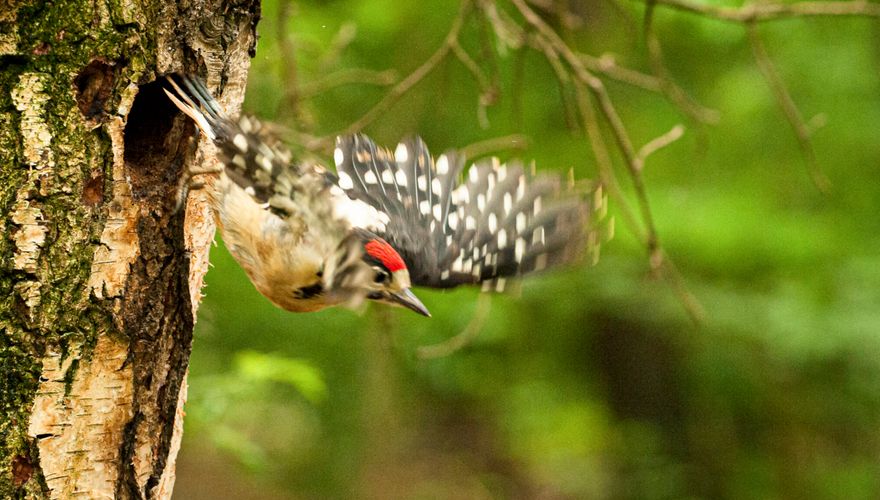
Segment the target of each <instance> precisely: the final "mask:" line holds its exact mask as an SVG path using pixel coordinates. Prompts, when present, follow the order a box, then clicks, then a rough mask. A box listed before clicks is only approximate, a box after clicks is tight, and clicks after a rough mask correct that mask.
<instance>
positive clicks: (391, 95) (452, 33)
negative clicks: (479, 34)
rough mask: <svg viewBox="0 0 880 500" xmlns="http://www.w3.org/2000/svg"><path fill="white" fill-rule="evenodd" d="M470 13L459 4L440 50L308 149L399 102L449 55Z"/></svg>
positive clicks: (464, 4) (363, 124)
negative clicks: (376, 101)
mask: <svg viewBox="0 0 880 500" xmlns="http://www.w3.org/2000/svg"><path fill="white" fill-rule="evenodd" d="M470 12H471V2H470V1H469V0H463V1H462V3H461V8H460V9H459V11H458V15H456V16H455V19H454V20H453V22H452V27H451V28H450V29H449V33H448V34H447V35H446V38H445V39H444V40H443V44H442V45H441V46H440V48H438V49H437V51H436V52H434V53H433V54H432V55H431V57H429V58H428V59H427V60H426V61H425V62H423V63H422V64H421V66H419V67H418V68H416V69H415V71H413V72H412V73H410V74H409V76H407V77H406V78H404V79H403V80H401V81H400V83H398V84H397V85H395V86H394V87H392V88H391V90H389V91H388V93H387V94H385V96H384V97H383V98H382V100H380V101H379V102H378V103H376V104H375V105H374V106H373V107H372V108H371V109H370V110H369V111H367V112H366V113H364V115H363V116H361V117H360V118H358V119H357V120H355V121H354V122H352V123H351V124H350V125H349V126H348V127H346V128H345V129H344V130H343V131H341V132H337V133H335V134H331V135H330V136H328V137H324V138H321V139H319V140H320V141H321V143H322V144H309V145H308V147H309V148H310V149H312V148H315V149H317V148H319V147H324V146H327V145H329V144H332V143H333V140H334V138H335V137H336V136H340V135H349V134H353V133H355V132H359V131H361V130H363V128H364V127H366V126H367V125H369V124H370V123H372V122H373V121H374V120H376V119H377V118H379V117H380V116H381V115H382V114H383V113H385V112H386V111H388V109H389V108H390V107H391V106H393V105H394V104H395V103H396V102H397V101H398V100H400V98H401V97H403V96H404V95H405V94H406V93H407V92H409V90H410V89H411V88H413V87H414V86H415V85H416V84H418V83H419V82H420V81H422V79H424V78H425V77H426V76H428V74H429V73H431V71H433V70H434V68H436V67H437V65H438V64H440V62H442V61H443V60H444V59H445V58H446V56H447V55H449V53H450V52H451V51H452V48H453V47H454V46H455V44H457V43H458V35H459V33H460V32H461V28H462V26H463V25H464V21H465V19H466V18H467V16H468V14H469V13H470Z"/></svg>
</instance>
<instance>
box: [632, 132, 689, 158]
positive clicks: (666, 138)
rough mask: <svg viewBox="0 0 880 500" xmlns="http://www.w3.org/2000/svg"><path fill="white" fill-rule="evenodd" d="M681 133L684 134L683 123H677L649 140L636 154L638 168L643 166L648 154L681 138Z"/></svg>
mask: <svg viewBox="0 0 880 500" xmlns="http://www.w3.org/2000/svg"><path fill="white" fill-rule="evenodd" d="M683 135H684V125H681V124H678V125H676V126H674V127H672V129H670V130H669V132H666V133H665V134H663V135H661V136H659V137H655V138H654V139H652V140H651V141H649V142H648V143H647V144H645V145H644V146H642V147H641V149H639V152H638V154H636V161H637V162H638V164H639V169H643V168H645V160H646V159H647V158H648V157H649V156H651V155H652V154H654V153H656V152H657V151H659V150H661V149H663V148H665V147H666V146H669V145H670V144H672V143H673V142H675V141H677V140H679V139H681V137H682V136H683Z"/></svg>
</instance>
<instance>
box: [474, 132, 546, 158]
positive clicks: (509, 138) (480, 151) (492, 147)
mask: <svg viewBox="0 0 880 500" xmlns="http://www.w3.org/2000/svg"><path fill="white" fill-rule="evenodd" d="M528 146H529V138H528V137H526V136H525V135H523V134H511V135H506V136H504V137H495V138H492V139H486V140H485V141H480V142H475V143H473V144H468V145H467V146H465V147H463V148H461V149H459V150H458V152H459V153H461V155H462V156H464V157H465V158H468V159H473V158H479V157H481V156H486V155H489V154H492V153H495V152H498V151H506V150H510V149H516V150H522V149H526V148H528Z"/></svg>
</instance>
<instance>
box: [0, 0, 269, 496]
mask: <svg viewBox="0 0 880 500" xmlns="http://www.w3.org/2000/svg"><path fill="white" fill-rule="evenodd" d="M3 9H4V11H3V12H0V67H3V68H4V69H3V71H0V213H2V222H0V225H2V226H0V394H2V396H0V435H2V436H3V442H2V446H0V498H17V497H37V498H41V497H57V496H59V495H61V494H62V493H61V492H63V491H67V490H65V489H64V488H81V487H82V485H83V484H88V482H87V481H85V479H84V476H86V475H88V474H89V471H88V467H85V466H83V467H82V470H79V469H76V467H79V465H77V466H76V467H74V469H75V470H74V471H73V472H71V474H70V477H68V476H64V477H62V475H60V474H58V473H55V472H53V473H51V474H50V473H48V472H47V471H44V470H43V469H44V468H45V467H46V464H47V463H49V462H50V459H51V461H54V463H61V462H59V461H63V460H64V459H65V457H46V456H40V450H43V452H44V453H45V452H46V450H50V449H56V448H52V447H46V446H41V440H55V442H60V441H59V440H60V439H62V438H64V439H68V440H70V439H73V440H74V441H76V440H83V441H86V440H88V439H89V438H88V436H86V435H85V434H84V435H82V436H80V435H77V436H73V437H71V436H70V433H69V432H68V433H67V435H65V432H66V431H65V428H64V425H70V424H69V423H65V421H64V418H65V415H67V414H66V413H64V409H65V408H73V407H75V406H76V404H77V401H75V400H76V398H79V397H85V396H83V394H85V392H86V391H88V390H91V389H92V388H91V387H88V385H89V384H85V385H83V384H84V382H83V380H82V377H80V374H81V372H82V371H84V372H83V373H82V376H83V377H87V376H93V377H98V378H96V379H94V380H96V381H101V380H104V379H102V378H100V377H101V376H102V375H100V374H101V373H104V372H102V371H101V370H102V369H103V370H106V368H103V367H104V366H105V365H104V364H102V363H103V362H104V361H107V360H100V361H101V363H99V362H97V361H99V360H95V359H92V354H93V353H94V352H98V351H96V350H95V349H97V347H96V346H97V345H98V340H99V338H105V339H109V340H108V342H104V343H103V344H102V347H101V348H100V349H101V350H100V352H101V353H102V355H104V354H103V353H109V352H116V351H114V349H117V348H122V349H123V351H122V352H125V351H126V350H127V355H126V357H125V359H124V361H125V366H126V367H127V368H126V369H128V370H130V372H125V373H129V375H130V376H129V379H130V381H131V384H130V385H131V389H129V394H121V395H119V394H117V395H116V396H119V397H125V398H127V400H126V401H127V404H130V408H129V407H126V408H125V412H124V413H118V412H117V413H116V417H117V418H121V417H120V416H122V417H126V418H128V419H129V420H128V423H127V424H126V425H125V426H124V430H123V428H122V427H120V431H119V436H118V437H119V439H118V441H113V440H109V441H107V442H102V443H99V442H90V443H85V445H87V446H91V447H95V446H107V447H115V448H114V449H113V451H112V453H109V455H108V456H112V457H118V463H115V464H106V466H107V467H110V468H114V469H113V470H114V471H115V472H114V473H113V474H112V477H114V478H115V479H116V480H117V483H116V484H114V485H112V490H111V491H112V492H114V493H115V494H116V495H117V496H119V497H123V498H125V497H138V498H140V497H150V496H153V495H157V496H162V495H165V494H168V493H170V490H169V491H167V492H165V491H164V489H165V488H163V487H161V486H162V482H163V474H164V473H165V470H166V468H167V467H166V464H167V463H168V462H169V460H170V461H173V459H174V457H173V456H169V449H170V448H171V445H170V441H171V439H172V433H173V424H174V422H175V418H178V417H177V412H178V410H179V408H178V405H179V397H178V394H179V393H180V391H181V387H182V385H183V384H184V380H183V377H184V374H185V371H186V366H187V362H188V358H189V347H190V342H191V332H192V323H193V318H192V311H193V306H192V304H191V303H190V299H191V297H192V296H193V295H194V294H193V293H191V291H190V290H189V286H190V283H189V281H188V280H190V279H192V278H193V276H192V273H191V272H190V262H189V260H188V257H187V256H188V255H189V254H190V251H191V250H192V249H189V248H186V245H185V241H186V238H185V237H184V233H185V231H186V223H185V221H184V212H180V211H176V210H175V209H174V207H175V205H176V202H177V200H176V199H174V198H175V196H176V193H177V179H178V178H179V176H180V172H181V171H182V169H183V164H184V162H185V161H186V160H187V158H188V157H189V156H191V151H190V150H189V149H188V148H186V147H185V146H186V145H187V144H188V142H187V135H190V134H192V130H191V127H190V128H189V129H187V128H186V127H185V126H182V125H181V123H185V122H183V121H182V120H175V114H176V113H173V112H171V111H170V110H169V111H167V112H163V113H164V114H160V115H158V116H148V117H149V118H151V119H153V120H156V123H159V124H163V125H167V129H166V130H165V132H164V133H163V134H159V135H153V136H149V137H140V138H137V137H134V135H133V134H132V135H130V134H128V133H123V132H122V129H123V128H125V127H126V120H128V121H129V124H130V123H131V120H132V118H133V117H132V116H131V114H130V112H131V111H132V109H133V107H135V106H137V102H138V101H137V99H147V98H153V99H155V97H156V96H155V95H154V96H153V97H149V93H148V92H145V91H143V90H141V91H140V92H138V89H139V88H140V89H144V88H146V87H145V85H146V84H148V83H149V82H151V81H153V80H155V79H156V78H157V75H159V74H161V73H165V72H170V71H172V70H180V69H182V68H184V67H186V68H188V69H189V70H194V71H198V70H199V68H201V69H202V70H204V68H205V67H206V66H207V67H208V70H209V72H210V71H214V72H215V77H216V76H219V75H220V74H223V73H225V72H229V71H232V70H235V71H237V72H238V73H240V74H242V75H243V74H245V73H246V72H244V71H242V66H244V68H245V69H246V66H247V63H246V60H247V59H246V58H247V56H246V54H245V55H242V54H241V52H242V51H244V52H247V51H251V50H252V49H253V40H255V33H254V29H255V25H256V21H257V19H258V17H259V9H258V4H257V3H256V2H252V1H246V2H236V3H234V4H231V3H229V2H227V1H225V0H217V1H215V2H198V1H197V2H188V3H187V7H186V8H182V7H180V6H178V5H176V4H173V3H167V2H161V1H144V2H129V1H126V0H119V1H114V0H109V1H106V2H105V1H98V2H85V3H83V2H81V1H77V0H61V1H57V2H48V3H46V2H37V3H32V2H28V3H24V2H15V1H13V2H12V3H11V4H9V5H8V6H6V7H3ZM7 9H8V10H7ZM218 20H220V21H222V22H217V21H218ZM205 26H209V27H211V30H213V31H210V30H209V31H208V32H206V31H205V29H204V28H205ZM236 41H238V42H242V41H243V42H244V43H234V42H236ZM169 54H171V55H170V56H169ZM163 58H164V59H163ZM160 59H162V60H161V61H160ZM206 59H207V61H206ZM217 61H219V62H220V64H219V66H218V67H213V68H212V65H214V66H217ZM217 80H220V79H219V78H217ZM235 83H236V84H237V85H242V84H243V82H235ZM153 90H158V87H156V88H154V89H153ZM135 95H137V97H135ZM235 98H238V99H240V96H233V99H235ZM156 102H158V101H156ZM156 102H153V104H154V105H155V104H156ZM160 111H161V110H160ZM150 112H156V110H155V108H153V109H145V110H143V113H150ZM141 118H143V117H141ZM129 141H131V143H132V145H131V148H137V151H130V150H129V149H130V148H129V144H128V143H129ZM123 151H125V152H133V153H136V154H137V156H138V157H139V158H141V161H139V162H124V161H123V160H124V159H127V158H128V155H125V154H124V153H123ZM129 179H132V180H133V182H132V183H131V185H128V180H129ZM120 183H123V184H125V186H123V187H120ZM125 204H127V205H129V208H126V207H123V206H121V205H125ZM114 224H116V225H118V224H128V225H129V226H130V232H129V233H125V232H118V233H113V232H112V231H111V232H110V233H108V228H112V226H113V225H114ZM129 226H126V227H129ZM108 234H110V240H108ZM120 234H121V235H123V236H124V235H125V234H130V236H131V241H130V242H129V243H130V244H131V245H134V246H133V247H132V248H133V249H134V253H129V254H125V255H127V258H130V259H131V261H130V262H123V264H125V265H123V269H124V270H125V273H126V274H124V275H122V276H120V275H118V274H117V275H114V278H121V281H120V282H118V283H116V286H117V290H116V291H115V292H114V291H113V290H109V289H108V288H107V284H106V282H105V283H104V284H103V285H101V287H100V288H99V289H95V288H94V283H95V280H94V277H95V274H96V272H103V268H101V267H100V266H101V265H102V262H98V261H96V256H101V255H104V253H102V250H107V248H106V247H107V246H108V245H109V244H111V243H112V241H113V239H114V238H116V239H118V238H119V237H120ZM108 241H111V243H108ZM110 250H111V251H110V252H109V255H113V256H114V258H116V257H118V255H119V254H118V252H117V253H113V251H112V250H113V249H110ZM199 281H200V280H199ZM98 282H99V283H101V281H100V280H99V281H98ZM111 292H112V293H111ZM114 346H115V347H114ZM110 361H113V360H110ZM111 365H112V363H111V364H110V365H106V366H111ZM112 366H117V365H112ZM50 368H51V370H52V373H56V372H58V377H59V378H58V380H57V381H56V380H49V377H48V376H47V370H49V369H50ZM114 370H115V371H114ZM108 373H121V372H119V369H118V368H114V369H113V370H111V371H110V372H108ZM96 374H97V375H96ZM99 375H100V376H99ZM86 380H87V379H86ZM51 384H56V385H59V387H61V389H60V390H59V394H57V397H56V395H52V396H51V397H47V396H46V394H43V395H42V396H39V395H38V394H40V393H43V392H45V390H46V387H48V386H50V385H51ZM77 391H79V392H77ZM38 398H42V399H39V401H42V403H41V404H45V405H47V406H46V408H48V409H50V410H51V411H54V412H56V413H53V414H52V419H55V420H52V419H48V420H47V419H46V418H43V417H45V415H40V417H41V418H43V421H41V422H42V423H45V422H49V421H51V422H53V424H52V425H57V426H58V431H57V433H56V431H52V432H46V433H45V434H36V435H34V432H36V431H34V429H37V428H41V427H40V426H39V425H36V424H34V420H35V418H36V416H37V413H39V412H40V411H43V410H41V408H38V407H37V404H36V402H37V401H38ZM100 424H101V422H98V425H100ZM90 425H95V424H90ZM108 425H110V424H108ZM29 426H30V427H29ZM145 440H146V442H145ZM46 442H49V441H46ZM145 450H147V452H145ZM74 476H76V477H74ZM70 491H73V490H70Z"/></svg>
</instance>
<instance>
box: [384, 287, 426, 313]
mask: <svg viewBox="0 0 880 500" xmlns="http://www.w3.org/2000/svg"><path fill="white" fill-rule="evenodd" d="M391 300H392V302H394V303H395V304H398V305H401V306H403V307H405V308H407V309H412V310H413V311H415V312H417V313H419V314H421V315H422V316H427V317H429V318H430V317H431V313H430V312H428V308H427V307H425V304H422V301H421V300H419V298H418V297H416V294H414V293H412V290H410V289H409V288H404V289H403V290H401V291H399V292H397V293H392V294H391Z"/></svg>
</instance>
